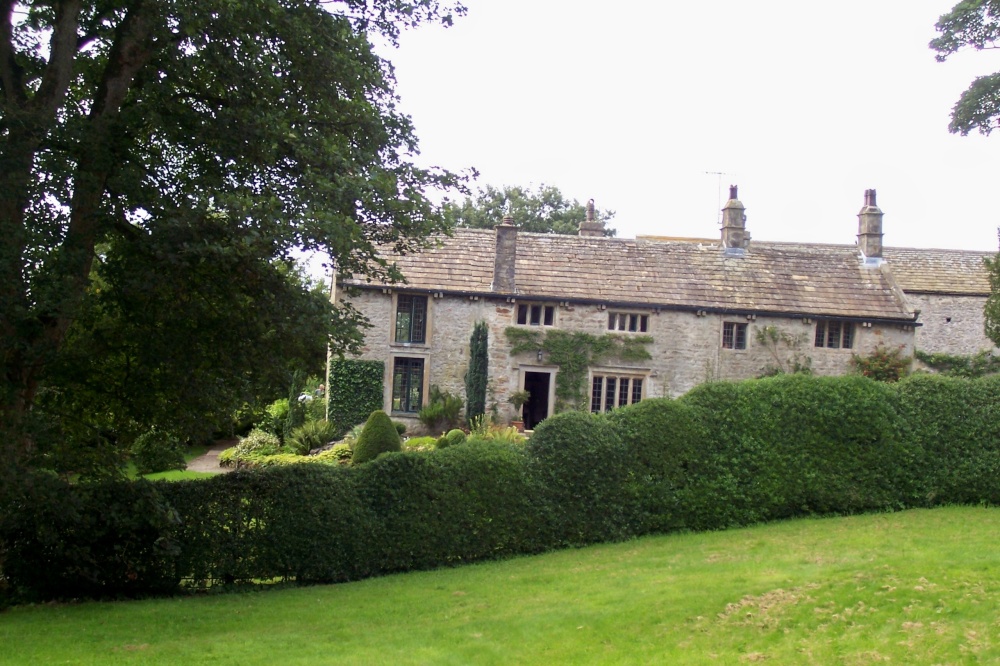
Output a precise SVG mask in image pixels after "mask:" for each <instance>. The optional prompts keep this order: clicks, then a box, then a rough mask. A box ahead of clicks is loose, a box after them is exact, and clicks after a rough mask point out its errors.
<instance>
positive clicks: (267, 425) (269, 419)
mask: <svg viewBox="0 0 1000 666" xmlns="http://www.w3.org/2000/svg"><path fill="white" fill-rule="evenodd" d="M287 419H288V398H281V399H280V400H275V401H274V402H272V403H271V404H270V405H268V406H267V409H266V410H264V415H263V416H262V417H261V419H260V423H258V424H257V428H259V429H260V430H264V431H265V432H269V433H271V434H272V435H278V436H280V435H281V433H282V431H283V430H284V427H285V421H286V420H287Z"/></svg>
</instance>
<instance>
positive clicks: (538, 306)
mask: <svg viewBox="0 0 1000 666" xmlns="http://www.w3.org/2000/svg"><path fill="white" fill-rule="evenodd" d="M556 310H557V308H556V305H555V303H545V302H541V301H538V302H529V303H516V304H515V305H514V325H515V326H529V327H531V326H538V327H539V328H552V327H554V326H555V325H556ZM522 313H523V314H524V318H523V319H524V320H523V321H522V317H521V314H522Z"/></svg>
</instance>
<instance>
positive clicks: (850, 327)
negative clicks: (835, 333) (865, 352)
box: [844, 322, 854, 349]
mask: <svg viewBox="0 0 1000 666" xmlns="http://www.w3.org/2000/svg"><path fill="white" fill-rule="evenodd" d="M853 346H854V324H852V323H850V322H848V323H845V324H844V349H850V348H851V347H853Z"/></svg>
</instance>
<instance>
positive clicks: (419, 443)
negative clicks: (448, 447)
mask: <svg viewBox="0 0 1000 666" xmlns="http://www.w3.org/2000/svg"><path fill="white" fill-rule="evenodd" d="M437 446H438V438H437V437H431V436H429V435H428V436H426V437H410V438H409V439H407V440H405V441H404V442H403V450H404V451H431V450H433V449H435V448H437Z"/></svg>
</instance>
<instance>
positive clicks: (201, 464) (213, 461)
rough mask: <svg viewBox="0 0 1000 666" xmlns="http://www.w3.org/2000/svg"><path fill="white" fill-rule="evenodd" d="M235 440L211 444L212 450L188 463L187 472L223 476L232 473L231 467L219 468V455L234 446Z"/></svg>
mask: <svg viewBox="0 0 1000 666" xmlns="http://www.w3.org/2000/svg"><path fill="white" fill-rule="evenodd" d="M236 442H237V440H236V439H220V440H218V441H216V442H214V443H213V444H212V448H210V449H209V450H208V452H206V453H205V455H203V456H198V457H197V458H195V459H194V460H192V461H191V462H189V463H188V466H187V468H188V470H190V471H192V472H214V473H215V474H225V473H226V472H232V471H233V469H234V468H232V467H219V454H220V453H222V452H223V451H224V450H226V449H228V448H229V447H230V446H236Z"/></svg>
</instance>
